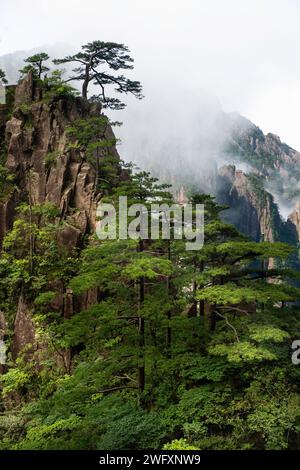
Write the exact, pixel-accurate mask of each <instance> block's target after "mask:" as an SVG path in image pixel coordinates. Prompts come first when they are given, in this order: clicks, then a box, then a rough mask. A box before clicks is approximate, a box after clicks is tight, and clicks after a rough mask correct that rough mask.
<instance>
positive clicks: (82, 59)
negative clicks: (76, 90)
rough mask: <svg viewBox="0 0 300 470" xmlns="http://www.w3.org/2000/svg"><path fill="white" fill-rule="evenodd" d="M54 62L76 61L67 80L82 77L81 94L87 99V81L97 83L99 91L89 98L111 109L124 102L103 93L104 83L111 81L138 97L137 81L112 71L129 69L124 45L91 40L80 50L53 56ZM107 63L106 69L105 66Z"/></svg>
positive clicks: (115, 85) (129, 58)
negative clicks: (76, 65)
mask: <svg viewBox="0 0 300 470" xmlns="http://www.w3.org/2000/svg"><path fill="white" fill-rule="evenodd" d="M53 62H54V63H55V64H58V65H59V64H66V63H72V62H74V63H77V64H78V67H76V68H74V69H73V72H74V75H73V76H71V77H70V78H69V79H68V80H67V81H73V80H79V81H82V82H83V83H82V96H83V98H85V99H87V95H88V88H89V85H90V83H91V82H92V83H94V84H95V85H99V86H100V89H101V92H100V94H99V95H96V96H93V97H92V99H93V100H95V101H99V102H101V103H102V105H103V107H105V108H111V109H123V108H124V107H125V104H124V103H123V102H122V101H120V100H119V99H118V98H111V97H108V96H106V89H107V86H109V85H112V86H114V87H115V91H117V92H118V93H125V94H127V93H131V94H133V95H134V96H135V97H136V98H138V99H141V98H143V96H142V86H141V84H140V82H138V81H134V80H130V79H129V78H127V77H125V76H124V75H121V74H115V73H114V72H118V71H119V70H131V69H133V65H132V64H133V59H132V57H130V55H129V49H128V47H126V46H124V44H118V43H115V42H103V41H93V42H90V43H88V44H86V45H84V46H82V52H78V53H77V54H75V55H72V56H67V57H65V58H64V59H55V60H54V61H53ZM106 66H108V69H109V70H105V67H106Z"/></svg>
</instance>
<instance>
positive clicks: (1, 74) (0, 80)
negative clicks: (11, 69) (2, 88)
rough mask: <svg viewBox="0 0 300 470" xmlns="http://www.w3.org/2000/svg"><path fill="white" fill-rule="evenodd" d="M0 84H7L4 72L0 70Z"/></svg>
mask: <svg viewBox="0 0 300 470" xmlns="http://www.w3.org/2000/svg"><path fill="white" fill-rule="evenodd" d="M0 84H2V85H6V84H7V80H6V77H5V72H4V70H2V69H0Z"/></svg>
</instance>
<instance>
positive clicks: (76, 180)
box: [0, 73, 118, 362]
mask: <svg viewBox="0 0 300 470" xmlns="http://www.w3.org/2000/svg"><path fill="white" fill-rule="evenodd" d="M14 91H15V93H14V104H13V105H12V106H11V109H10V111H11V116H10V118H9V120H8V119H7V106H6V107H2V108H1V107H0V111H1V109H2V114H1V113H0V134H1V135H0V141H2V144H3V143H4V135H5V145H6V149H7V158H6V162H5V165H6V167H7V169H8V170H9V171H10V173H11V174H13V175H14V180H15V181H14V188H13V190H12V191H11V193H10V194H9V196H8V197H7V198H6V200H5V201H4V202H2V204H0V243H1V241H2V240H3V237H4V236H5V235H6V233H7V232H8V231H9V230H10V229H11V228H12V226H13V223H14V220H15V217H16V207H17V206H18V205H19V204H20V203H21V202H24V201H26V202H31V204H32V205H35V204H43V203H51V204H52V205H54V206H56V208H57V209H58V210H59V215H58V217H57V219H58V220H57V221H59V222H62V224H61V229H60V231H59V233H58V242H59V243H60V244H62V245H64V247H66V248H69V249H70V250H71V249H73V248H74V247H79V248H80V246H81V243H82V240H83V238H84V237H85V235H86V234H88V233H90V232H92V231H93V230H94V227H95V221H96V206H97V202H98V200H99V198H100V197H101V190H100V193H99V188H98V191H97V193H96V170H95V166H94V165H93V164H92V163H90V161H88V159H87V158H86V155H85V154H83V153H82V150H81V148H77V147H76V146H74V147H72V148H70V145H69V141H68V137H67V131H68V128H69V127H70V126H72V124H74V123H75V122H77V121H78V120H83V119H86V118H90V117H91V118H92V117H97V116H100V113H101V108H100V105H99V104H96V103H90V102H88V101H86V100H83V99H82V98H79V97H78V98H72V99H67V98H66V99H59V100H56V101H49V100H48V101H47V100H45V99H43V90H42V89H41V88H40V85H39V84H38V83H37V82H36V81H35V80H33V77H32V74H30V73H29V74H28V75H27V76H26V78H25V79H24V80H23V81H22V82H21V83H20V84H19V85H18V86H17V87H16V89H15V90H14ZM103 139H106V140H107V141H113V139H114V135H113V132H112V129H111V127H110V126H109V125H107V126H106V127H105V131H104V134H103ZM111 145H112V146H111V147H107V146H106V148H104V149H103V152H104V154H105V152H109V153H110V155H113V156H115V157H116V158H118V153H117V150H116V148H115V147H114V145H113V144H111ZM49 156H50V157H51V158H49ZM52 287H53V286H52ZM54 290H55V292H56V293H57V295H56V297H55V299H54V301H53V303H52V306H51V308H52V309H53V311H57V312H60V313H61V315H62V316H64V317H65V318H69V317H70V316H72V315H73V313H74V312H76V311H79V310H80V309H81V308H87V307H88V306H89V305H91V304H93V303H95V302H96V301H97V295H98V293H97V291H96V292H94V291H91V292H88V293H87V294H86V295H84V296H82V298H79V299H77V300H76V305H75V303H74V299H73V293H72V292H71V291H70V290H68V289H67V290H65V287H63V286H62V285H59V283H58V284H57V285H56V286H54ZM28 345H31V346H30V350H28V351H27V352H26V354H33V353H35V351H37V350H38V349H39V348H40V347H41V345H40V344H38V338H37V337H36V332H35V326H34V323H33V321H32V317H31V306H30V305H29V304H28V303H27V300H26V298H25V296H24V295H23V293H22V292H20V295H19V301H18V305H17V307H16V315H15V320H14V325H13V341H12V355H13V357H17V356H18V354H19V353H20V351H23V350H24V348H25V349H26V347H27V346H28ZM69 359H70V358H67V362H68V361H69Z"/></svg>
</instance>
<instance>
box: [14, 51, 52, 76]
mask: <svg viewBox="0 0 300 470" xmlns="http://www.w3.org/2000/svg"><path fill="white" fill-rule="evenodd" d="M49 59H50V57H49V55H48V54H47V53H46V52H39V53H38V54H34V55H32V56H30V57H27V59H25V60H24V62H26V63H27V64H28V65H26V66H25V67H24V68H23V69H21V70H20V72H21V74H22V75H26V74H27V73H28V72H33V74H34V75H35V76H36V77H38V78H42V74H43V73H46V72H48V71H49V70H50V69H49V67H47V66H46V65H45V64H44V62H46V61H47V60H49Z"/></svg>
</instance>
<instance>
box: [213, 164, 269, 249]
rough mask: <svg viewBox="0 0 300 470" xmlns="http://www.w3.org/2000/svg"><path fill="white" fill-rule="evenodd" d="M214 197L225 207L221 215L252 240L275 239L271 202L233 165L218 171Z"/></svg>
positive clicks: (267, 196)
mask: <svg viewBox="0 0 300 470" xmlns="http://www.w3.org/2000/svg"><path fill="white" fill-rule="evenodd" d="M217 195H218V200H219V201H220V203H222V204H226V205H228V206H229V209H228V210H227V211H226V213H225V215H224V217H225V218H226V219H227V220H229V221H230V222H231V223H234V224H235V225H236V227H237V228H238V229H239V230H240V231H241V232H242V233H244V234H246V235H249V236H250V238H252V239H253V240H255V241H260V240H261V239H264V240H265V241H270V242H273V241H274V240H275V238H276V237H275V235H274V226H273V215H274V214H273V210H274V207H273V201H272V198H271V197H270V196H269V195H266V194H261V195H259V194H258V193H257V192H255V191H254V189H253V186H252V184H251V181H250V179H249V177H247V175H245V174H244V173H243V172H242V171H241V170H238V169H236V167H235V166H232V165H229V166H223V167H222V168H221V169H220V170H219V183H218V193H217Z"/></svg>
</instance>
